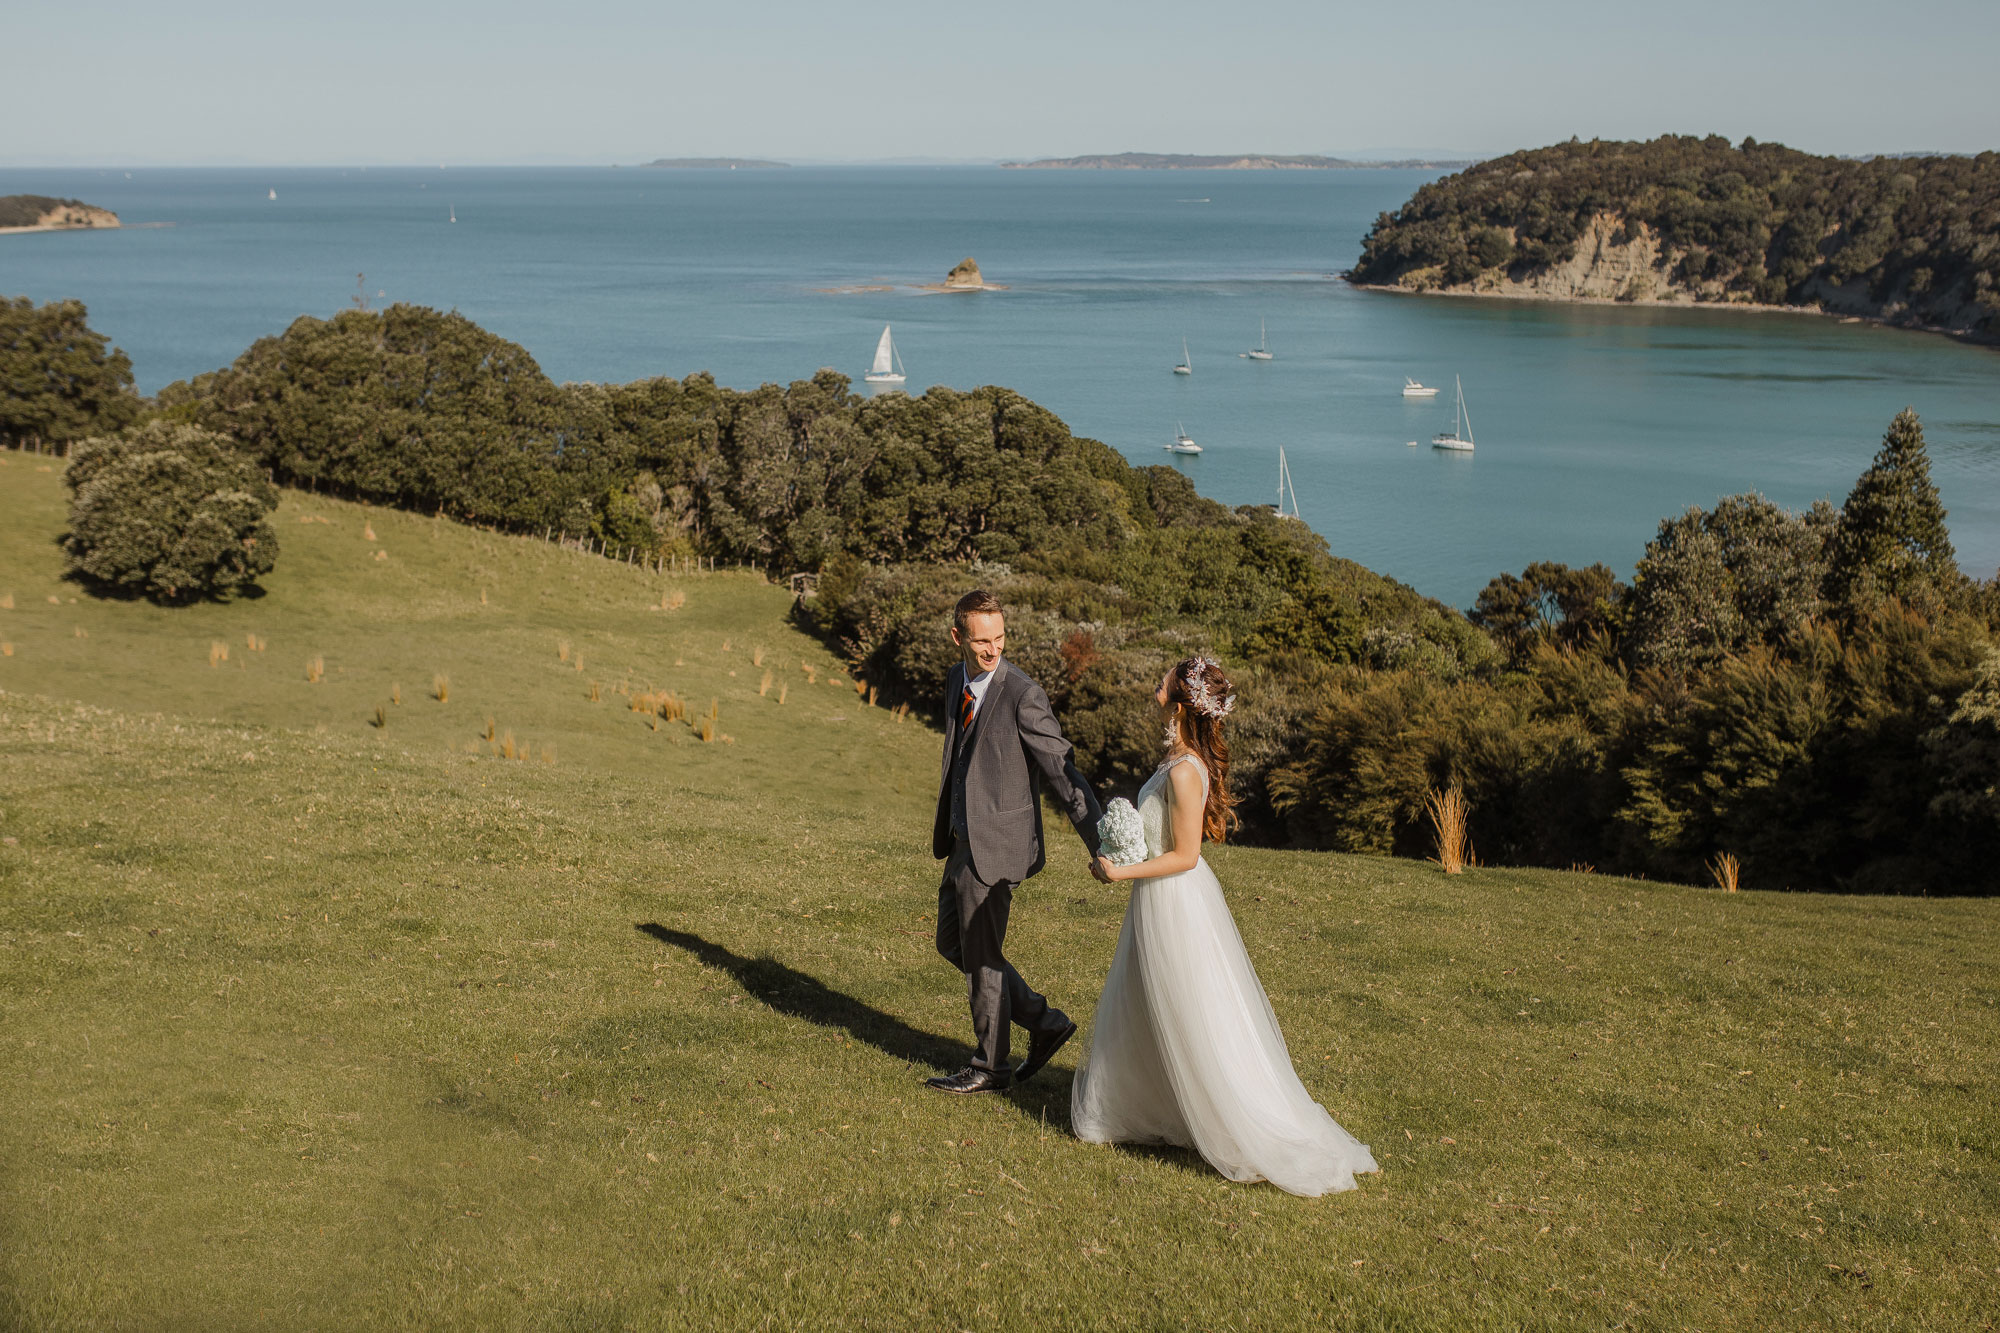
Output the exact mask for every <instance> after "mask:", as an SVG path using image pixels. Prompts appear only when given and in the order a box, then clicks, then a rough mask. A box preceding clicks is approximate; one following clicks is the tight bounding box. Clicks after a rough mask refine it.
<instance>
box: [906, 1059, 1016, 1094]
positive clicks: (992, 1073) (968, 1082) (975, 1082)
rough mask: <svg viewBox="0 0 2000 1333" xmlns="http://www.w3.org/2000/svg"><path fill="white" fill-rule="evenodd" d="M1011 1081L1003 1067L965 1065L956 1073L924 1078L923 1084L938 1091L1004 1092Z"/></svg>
mask: <svg viewBox="0 0 2000 1333" xmlns="http://www.w3.org/2000/svg"><path fill="white" fill-rule="evenodd" d="M1011 1082H1013V1079H1012V1078H1011V1077H1009V1076H1008V1073H1007V1071H1006V1070H1004V1069H998V1070H995V1069H980V1068H978V1067H976V1066H973V1065H967V1066H966V1067H965V1068H964V1069H961V1070H959V1071H958V1072H957V1073H956V1074H950V1075H945V1074H940V1075H939V1076H938V1077H936V1078H931V1079H925V1080H924V1086H926V1087H931V1088H936V1089H937V1090H938V1091H939V1092H957V1093H971V1092H1005V1091H1006V1090H1007V1085H1008V1084H1009V1083H1011Z"/></svg>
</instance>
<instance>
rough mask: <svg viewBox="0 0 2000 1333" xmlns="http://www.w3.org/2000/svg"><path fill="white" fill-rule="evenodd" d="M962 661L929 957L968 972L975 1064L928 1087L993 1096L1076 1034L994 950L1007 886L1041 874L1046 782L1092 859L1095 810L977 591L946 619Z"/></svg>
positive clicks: (943, 785) (1009, 892)
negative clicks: (1018, 1029)
mask: <svg viewBox="0 0 2000 1333" xmlns="http://www.w3.org/2000/svg"><path fill="white" fill-rule="evenodd" d="M951 641H952V642H953V643H955V644H957V645H958V648H959V652H960V653H961V654H963V658H964V660H963V661H961V662H960V663H959V664H958V665H957V666H954V667H953V668H952V669H951V672H950V674H949V675H947V676H946V678H945V698H944V703H945V729H944V777H943V780H942V781H941V782H940V783H939V784H938V798H937V816H936V820H935V822H934V823H933V825H932V828H931V855H933V856H935V857H938V858H939V859H940V860H943V861H944V862H945V868H944V883H943V884H942V885H940V886H939V888H938V925H937V949H938V952H939V953H941V954H943V955H944V957H945V961H946V962H948V963H950V964H951V965H952V966H953V967H956V968H957V969H958V970H959V971H961V972H963V973H964V974H965V983H966V990H967V992H968V993H969V994H970V996H971V1000H972V1033H973V1039H974V1042H975V1044H976V1045H977V1047H978V1049H977V1050H975V1051H974V1052H973V1055H972V1064H971V1065H970V1066H969V1067H967V1068H965V1069H961V1070H960V1071H959V1072H958V1073H956V1074H952V1075H950V1076H948V1077H939V1078H934V1079H931V1080H929V1082H930V1086H931V1087H933V1088H936V1089H938V1090H939V1091H940V1092H957V1093H972V1092H999V1091H1001V1090H1002V1089H1004V1088H1006V1087H1007V1086H1008V1085H1009V1084H1010V1083H1018V1082H1021V1081H1023V1080H1026V1079H1029V1078H1032V1077H1033V1076H1034V1075H1035V1072H1036V1071H1037V1070H1039V1069H1040V1068H1041V1067H1042V1066H1043V1065H1045V1064H1047V1063H1048V1062H1049V1057H1051V1056H1053V1055H1054V1054H1055V1053H1056V1052H1057V1051H1059V1050H1061V1049H1062V1045H1063V1043H1064V1042H1066V1041H1068V1040H1069V1039H1070V1038H1071V1037H1073V1036H1075V1035H1076V1024H1074V1023H1072V1022H1070V1021H1069V1016H1068V1015H1067V1014H1065V1013H1063V1012H1062V1010H1060V1009H1057V1008H1055V1007H1054V1006H1052V1005H1050V1004H1049V1002H1048V1001H1047V1000H1045V999H1043V998H1042V997H1041V996H1040V995H1038V994H1036V993H1035V992H1034V991H1033V990H1032V989H1030V988H1029V986H1028V983H1027V982H1025V981H1023V980H1021V974H1020V973H1019V972H1016V971H1015V970H1014V965H1013V964H1012V963H1009V962H1008V961H1007V959H1006V957H1005V956H1004V955H1003V954H1002V953H1001V951H1000V950H1001V946H1002V944H1004V943H1005V942H1006V938H1007V909H1008V907H1009V905H1010V904H1011V903H1012V902H1013V898H1014V888H1015V886H1016V885H1018V884H1020V883H1021V882H1022V881H1023V880H1026V879H1028V878H1029V877H1030V876H1032V875H1034V874H1035V873H1036V872H1037V871H1039V870H1040V869H1041V868H1042V860H1043V856H1042V805H1041V801H1040V799H1039V797H1040V794H1041V792H1040V789H1041V786H1042V784H1043V783H1047V784H1048V788H1049V790H1050V791H1051V792H1052V793H1053V794H1054V796H1055V799H1056V804H1058V805H1060V806H1061V807H1062V809H1063V813H1065V814H1066V815H1068V816H1069V821H1070V823H1072V824H1074V825H1075V826H1076V831H1077V833H1078V834H1080V835H1081V836H1082V838H1083V841H1084V845H1085V846H1086V847H1088V848H1089V849H1090V851H1091V852H1092V853H1093V854H1095V853H1096V851H1097V841H1098V840H1097V821H1098V819H1099V817H1100V816H1102V814H1103V810H1102V809H1101V808H1100V807H1099V806H1098V804H1097V797H1096V796H1095V795H1093V794H1092V792H1091V790H1090V785H1089V784H1088V783H1086V782H1085V781H1084V780H1083V775H1082V774H1080V773H1078V772H1077V771H1076V765H1075V764H1073V763H1072V762H1071V761H1070V744H1069V742H1068V741H1066V740H1064V739H1063V734H1062V728H1061V726H1059V725H1058V724H1057V723H1056V719H1055V714H1054V713H1052V712H1051V711H1050V710H1049V696H1048V695H1046V694H1044V693H1042V687H1041V686H1039V685H1037V684H1035V682H1034V681H1032V680H1029V679H1028V678H1027V677H1026V676H1024V675H1022V674H1021V673H1020V672H1019V671H1016V670H1015V669H1014V668H1013V667H1011V666H1009V665H1008V664H1007V662H1006V661H1005V659H1003V658H1002V657H1001V655H1000V654H1001V652H1002V650H1004V649H1005V648H1006V646H1007V621H1006V618H1005V616H1004V615H1003V613H1002V612H1001V609H1000V602H999V599H998V598H996V597H994V596H993V594H992V593H989V592H984V591H974V592H969V593H967V594H965V596H963V597H961V598H959V600H958V606H957V608H956V609H955V610H954V611H953V612H952V626H951ZM1010 1023H1019V1024H1020V1025H1021V1026H1022V1027H1024V1028H1026V1029H1027V1030H1028V1057H1027V1059H1025V1060H1023V1061H1022V1062H1021V1067H1020V1068H1019V1069H1016V1070H1013V1071H1011V1072H1010V1071H1009V1070H1008V1068H1007V1040H1008V1037H1009V1035H1010V1033H1009V1027H1008V1025H1009V1024H1010Z"/></svg>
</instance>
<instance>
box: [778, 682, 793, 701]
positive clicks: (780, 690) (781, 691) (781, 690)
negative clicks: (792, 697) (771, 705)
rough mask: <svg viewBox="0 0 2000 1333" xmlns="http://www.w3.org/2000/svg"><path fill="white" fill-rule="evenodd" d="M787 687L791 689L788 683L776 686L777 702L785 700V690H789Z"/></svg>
mask: <svg viewBox="0 0 2000 1333" xmlns="http://www.w3.org/2000/svg"><path fill="white" fill-rule="evenodd" d="M789 689H791V686H789V685H780V686H779V687H778V702H779V703H783V702H784V701H785V692H786V691H787V690H789Z"/></svg>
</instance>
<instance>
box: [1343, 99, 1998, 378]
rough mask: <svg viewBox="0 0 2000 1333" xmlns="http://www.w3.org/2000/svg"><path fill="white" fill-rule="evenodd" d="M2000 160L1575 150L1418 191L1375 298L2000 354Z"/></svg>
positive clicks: (1778, 151)
mask: <svg viewBox="0 0 2000 1333" xmlns="http://www.w3.org/2000/svg"><path fill="white" fill-rule="evenodd" d="M1996 208H2000V153H1980V154H1976V155H1952V154H1930V155H1926V156H1891V157H1872V158H1835V157H1816V156H1813V155H1812V154H1809V153H1802V152H1799V151H1798V150H1797V149H1792V148H1786V147H1784V146H1783V145H1781V144H1767V143H1758V142H1757V141H1756V140H1754V139H1745V140H1743V141H1742V143H1741V144H1732V143H1731V142H1730V141H1729V140H1727V139H1724V138H1722V137H1721V136H1720V135H1711V136H1709V137H1707V138H1693V137H1689V136H1684V135H1665V136H1662V137H1660V138H1658V139H1653V140H1649V141H1647V142H1645V143H1623V142H1617V141H1609V140H1595V139H1593V140H1591V141H1589V142H1587V143H1586V142H1583V141H1580V140H1575V139H1572V140H1570V141H1569V142H1567V143H1561V144H1555V145H1551V146H1549V147H1547V148H1537V149H1530V150H1525V151H1522V152H1518V153H1510V154H1508V155H1506V156H1505V157H1498V158H1491V159H1488V160H1487V161H1484V162H1481V163H1478V164H1477V165H1475V166H1473V167H1470V168H1468V169H1466V170H1465V171H1463V172H1459V173H1457V174H1456V175H1452V176H1447V177H1445V178H1443V179H1441V180H1435V181H1432V182H1430V183H1429V184H1426V185H1423V186H1420V187H1419V188H1418V189H1417V191H1416V193H1415V194H1413V195H1412V196H1411V197H1410V199H1409V201H1408V202H1406V203H1405V204H1404V205H1403V206H1402V207H1401V208H1400V209H1398V210H1397V211H1396V212H1394V213H1384V214H1382V215H1381V216H1380V217H1379V218H1377V219H1376V222H1375V225H1374V226H1373V227H1372V228H1371V229H1370V230H1369V233H1368V235H1367V236H1366V237H1364V238H1363V240H1362V246H1361V256H1360V258H1359V260H1358V261H1357V262H1356V263H1355V265H1354V267H1353V268H1352V269H1350V270H1349V271H1348V272H1347V274H1346V275H1345V276H1346V277H1347V279H1348V281H1350V282H1353V283H1356V284H1358V285H1361V286H1365V287H1376V288H1385V289H1390V290H1400V291H1417V292H1445V293H1453V294H1465V295H1472V296H1512V297H1531V298H1539V299H1543V300H1559V301H1629V302H1633V303H1643V304H1661V305H1683V304H1700V305H1704V306H1722V307H1736V308H1739V309H1740V308H1752V309H1754V308H1765V309H1771V308H1784V309H1791V310H1803V311H1817V312H1823V313H1826V314H1835V315H1843V316H1855V317H1859V318H1863V319H1873V320H1880V321H1882V322H1884V323H1890V324H1897V325H1902V326H1904V327H1908V328H1919V329H1929V330H1934V331H1937V332H1941V333H1949V334H1954V335H1956V336H1958V337H1962V338H1969V339H1973V340H1977V341H1985V342H2000V247H1996V246H1995V245H1994V244H1993V222H1992V219H1993V217H1994V216H1995V209H1996Z"/></svg>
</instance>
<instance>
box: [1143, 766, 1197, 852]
mask: <svg viewBox="0 0 2000 1333" xmlns="http://www.w3.org/2000/svg"><path fill="white" fill-rule="evenodd" d="M1176 764H1193V765H1194V771H1195V772H1196V773H1197V774H1198V775H1200V777H1201V796H1202V800H1204V801H1206V800H1207V799H1208V765H1206V764H1204V763H1202V762H1201V760H1200V758H1198V757H1197V756H1195V755H1192V754H1183V755H1177V756H1175V757H1174V758H1172V759H1169V760H1168V761H1167V762H1166V763H1164V764H1161V765H1160V766H1159V767H1158V768H1156V769H1154V770H1153V776H1152V777H1150V778H1147V779H1146V785H1145V786H1143V787H1141V788H1139V800H1138V806H1139V824H1140V827H1142V828H1143V829H1145V831H1146V859H1147V860H1151V859H1152V858H1153V857H1156V856H1165V855H1166V854H1167V853H1168V852H1169V851H1172V850H1173V832H1174V831H1173V813H1172V811H1173V804H1174V784H1173V782H1172V781H1171V780H1170V776H1169V775H1171V774H1172V773H1173V771H1174V765H1176Z"/></svg>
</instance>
